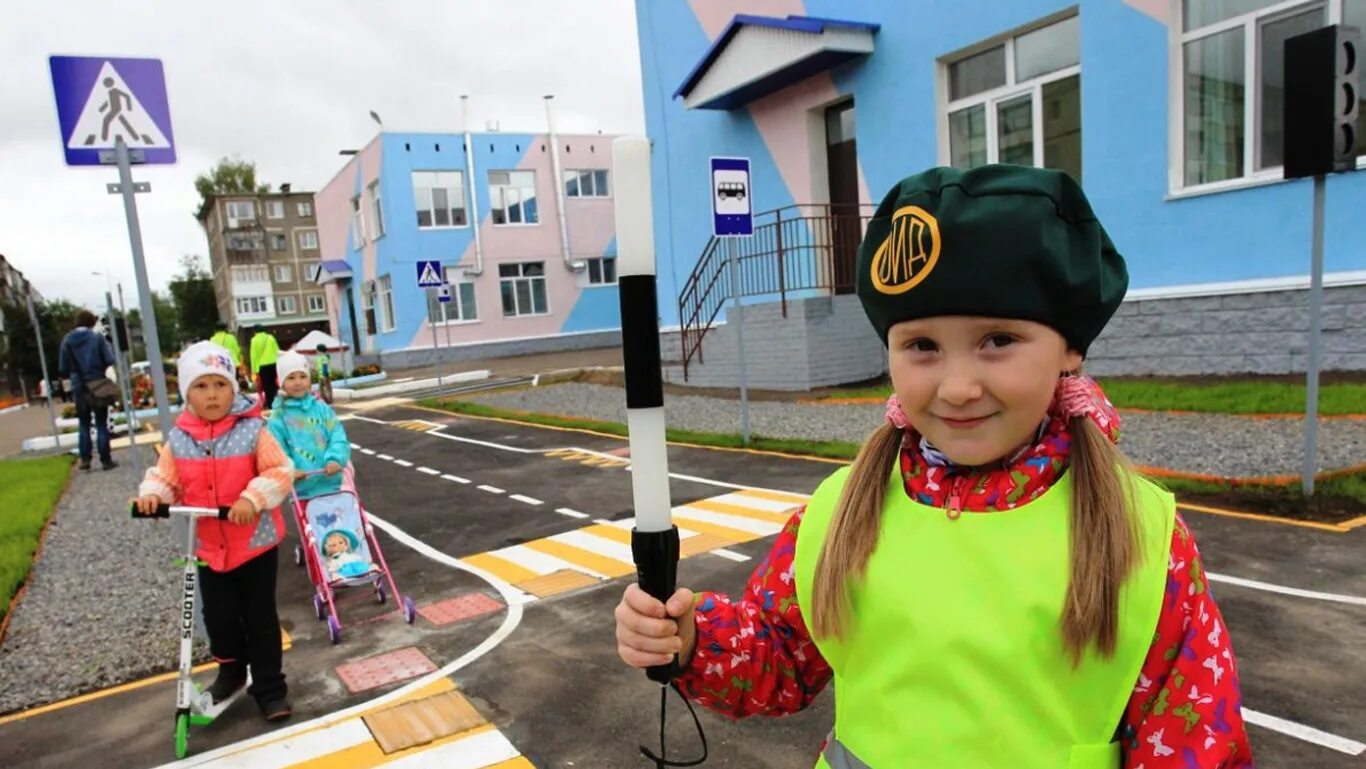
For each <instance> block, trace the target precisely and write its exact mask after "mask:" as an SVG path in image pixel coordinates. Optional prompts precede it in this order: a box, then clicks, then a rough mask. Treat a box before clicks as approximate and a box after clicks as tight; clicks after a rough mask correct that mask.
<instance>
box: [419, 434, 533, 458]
mask: <svg viewBox="0 0 1366 769" xmlns="http://www.w3.org/2000/svg"><path fill="white" fill-rule="evenodd" d="M425 434H426V435H435V436H436V437H438V438H445V439H446V440H448V441H457V442H459V443H470V444H473V445H475V446H487V447H489V448H491V449H501V450H502V451H511V452H513V453H515V454H544V453H545V452H547V451H554V449H523V448H518V447H516V446H505V445H503V444H501V443H491V442H489V441H480V440H475V439H474V438H462V437H460V436H459V435H448V434H446V433H443V432H440V431H438V430H432V431H431V432H428V433H425Z"/></svg>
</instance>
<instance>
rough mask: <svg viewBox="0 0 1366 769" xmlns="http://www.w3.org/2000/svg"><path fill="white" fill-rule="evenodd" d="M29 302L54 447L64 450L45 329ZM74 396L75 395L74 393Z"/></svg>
mask: <svg viewBox="0 0 1366 769" xmlns="http://www.w3.org/2000/svg"><path fill="white" fill-rule="evenodd" d="M24 298H25V300H27V302H28V319H29V322H30V323H32V324H33V335H34V336H35V337H37V339H38V362H39V363H40V364H41V365H42V367H43V380H44V381H46V382H47V416H48V419H50V420H52V447H53V448H54V449H58V450H60V449H61V448H62V433H61V431H60V430H58V429H57V410H56V409H54V408H53V407H52V377H51V376H49V375H48V373H47V352H46V351H45V350H43V329H42V327H41V326H39V325H38V313H37V312H36V311H34V309H33V297H32V296H25V297H24ZM73 395H74V393H73Z"/></svg>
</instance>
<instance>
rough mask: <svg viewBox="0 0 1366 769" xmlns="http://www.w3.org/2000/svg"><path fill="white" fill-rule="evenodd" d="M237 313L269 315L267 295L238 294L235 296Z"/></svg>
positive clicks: (268, 298)
mask: <svg viewBox="0 0 1366 769" xmlns="http://www.w3.org/2000/svg"><path fill="white" fill-rule="evenodd" d="M237 314H238V315H269V314H270V297H268V296H239V297H237Z"/></svg>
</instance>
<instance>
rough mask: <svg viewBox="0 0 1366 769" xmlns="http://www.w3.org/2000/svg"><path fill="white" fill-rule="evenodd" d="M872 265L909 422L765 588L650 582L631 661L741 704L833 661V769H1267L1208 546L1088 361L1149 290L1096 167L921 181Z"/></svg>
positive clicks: (807, 690) (890, 428)
mask: <svg viewBox="0 0 1366 769" xmlns="http://www.w3.org/2000/svg"><path fill="white" fill-rule="evenodd" d="M857 270H858V274H857V285H858V293H859V298H860V300H861V301H862V304H863V307H864V310H865V311H866V313H867V315H868V318H869V321H870V322H871V323H872V325H873V328H874V329H875V330H876V332H877V333H878V334H879V336H880V337H881V338H882V340H883V342H884V344H885V345H886V347H887V364H888V370H889V372H890V376H891V380H892V388H893V390H894V393H895V394H894V395H892V396H891V398H889V400H888V402H887V419H886V421H885V422H884V423H883V424H882V425H881V426H880V427H879V428H878V429H877V430H876V431H875V432H874V433H873V434H872V436H871V437H870V438H869V439H868V441H867V443H866V444H864V446H863V448H862V450H861V451H860V452H859V455H858V457H857V459H855V460H854V463H853V465H852V466H850V467H847V468H843V469H841V470H839V471H837V472H836V473H834V474H833V475H832V476H830V478H828V479H827V480H826V481H825V482H824V483H822V484H821V486H820V487H819V488H818V489H817V490H816V492H815V494H814V495H813V496H812V497H811V499H810V500H809V502H808V503H807V505H806V506H805V507H804V508H803V509H801V510H798V511H796V512H795V514H794V515H793V516H792V518H791V519H790V521H789V522H788V524H787V526H786V527H785V529H784V530H783V532H782V533H781V534H779V536H778V538H777V541H776V542H775V543H774V546H773V548H772V549H771V550H770V552H769V554H768V556H767V557H766V558H765V559H764V561H763V562H762V563H761V564H760V565H759V567H758V568H757V569H755V571H754V574H753V576H752V577H751V579H750V581H749V584H748V586H747V587H746V589H745V592H744V594H743V595H741V596H740V597H738V598H730V597H728V596H725V595H722V594H717V593H699V594H697V595H696V596H694V594H693V593H692V592H691V591H689V590H687V589H680V590H679V591H678V592H677V593H676V594H675V595H674V596H673V597H671V598H670V599H669V601H668V602H667V604H666V603H661V602H660V601H658V600H656V599H654V598H652V597H651V596H649V595H648V594H646V593H645V592H643V591H642V590H640V589H639V587H637V586H636V585H634V584H633V585H631V586H630V587H628V588H627V590H626V594H625V596H624V597H623V599H622V602H621V603H620V605H618V607H617V610H616V620H617V643H618V652H619V654H620V656H621V657H622V659H623V660H624V661H625V662H626V663H627V664H629V665H632V666H635V667H647V666H652V665H664V664H669V663H670V662H673V661H675V660H676V661H677V662H678V664H679V666H680V670H681V673H680V675H679V676H678V677H677V678H676V679H675V681H674V683H675V685H676V686H677V687H678V688H679V690H680V691H682V692H683V693H684V694H685V696H688V697H689V698H691V699H693V700H696V701H697V702H700V703H702V704H703V705H705V706H707V707H709V708H711V709H713V710H715V711H717V712H720V713H723V714H725V715H727V716H731V717H734V718H740V717H744V716H750V715H756V714H764V715H780V714H785V713H794V712H797V711H799V710H801V709H803V708H805V707H806V706H807V705H808V704H810V703H811V701H812V700H813V699H814V698H815V697H816V695H817V694H818V693H819V692H820V691H821V690H822V689H823V688H824V687H825V686H826V684H828V683H829V682H831V681H832V680H833V681H834V682H835V684H836V685H835V695H834V696H835V724H834V728H833V730H832V731H831V733H830V735H829V737H827V739H826V741H825V743H824V744H823V745H822V746H821V747H820V750H819V755H818V756H817V757H816V758H815V759H814V762H815V765H816V766H817V767H822V768H828V769H861V768H866V767H877V769H884V768H888V767H891V768H900V767H954V768H955V769H977V768H979V767H980V768H982V769H985V768H986V767H1002V766H1010V767H1026V768H1028V767H1039V769H1044V768H1050V769H1051V768H1055V767H1057V768H1063V769H1118V767H1121V766H1123V767H1131V768H1134V769H1137V768H1138V767H1142V769H1168V768H1171V769H1177V768H1179V769H1205V768H1209V769H1213V768H1214V767H1223V768H1224V769H1244V768H1246V767H1251V766H1252V756H1251V750H1250V747H1249V745H1248V738H1247V733H1246V729H1245V727H1244V724H1243V720H1242V716H1241V695H1240V692H1239V686H1238V668H1237V663H1236V661H1235V659H1234V656H1233V650H1232V646H1231V645H1230V642H1229V638H1228V632H1227V629H1226V628H1225V626H1224V622H1223V618H1222V616H1221V615H1220V613H1219V608H1218V607H1217V606H1216V605H1215V603H1214V599H1213V597H1212V596H1211V595H1210V591H1209V588H1208V584H1207V583H1206V581H1205V576H1204V571H1203V568H1202V566H1201V560H1200V554H1199V551H1198V549H1197V548H1196V545H1195V541H1194V539H1193V537H1192V536H1191V533H1190V531H1189V529H1188V528H1187V527H1186V525H1185V523H1184V522H1182V520H1181V518H1180V516H1179V515H1177V513H1176V508H1175V502H1174V500H1173V498H1172V496H1171V494H1170V493H1168V492H1167V491H1165V490H1164V489H1162V488H1160V487H1158V486H1157V485H1155V484H1153V483H1152V482H1150V481H1148V480H1146V479H1144V478H1143V477H1141V476H1140V475H1139V474H1138V473H1137V472H1135V471H1134V470H1133V469H1132V468H1131V467H1130V465H1129V463H1128V462H1127V461H1126V460H1125V458H1124V456H1123V455H1122V454H1121V453H1120V451H1119V449H1118V448H1117V446H1116V445H1115V444H1116V441H1118V439H1119V435H1120V418H1119V414H1118V413H1117V412H1116V410H1115V409H1114V407H1113V406H1112V405H1111V404H1110V402H1109V400H1108V399H1106V397H1105V395H1104V393H1103V392H1102V391H1101V389H1100V387H1099V386H1098V385H1097V384H1096V383H1095V382H1094V381H1093V380H1091V379H1089V378H1087V377H1085V376H1083V375H1082V374H1081V368H1082V362H1083V360H1084V358H1085V355H1086V352H1087V349H1088V347H1089V346H1090V344H1091V342H1092V341H1093V340H1095V338H1096V337H1097V336H1098V335H1099V334H1100V332H1101V330H1102V329H1103V328H1104V326H1105V324H1106V323H1107V322H1108V321H1109V319H1110V317H1111V316H1112V315H1113V314H1114V312H1115V310H1116V309H1117V308H1118V306H1119V304H1120V302H1121V300H1122V299H1123V297H1124V293H1125V291H1126V290H1127V287H1128V275H1127V272H1126V269H1125V265H1124V260H1123V258H1122V257H1121V256H1120V254H1119V253H1118V251H1117V250H1116V249H1115V247H1114V245H1113V244H1112V243H1111V242H1110V239H1109V237H1108V236H1107V235H1106V233H1105V230H1104V228H1103V227H1102V226H1101V224H1100V222H1099V221H1098V220H1097V219H1096V216H1095V214H1094V213H1093V211H1092V210H1091V207H1090V205H1089V203H1088V202H1087V200H1086V197H1085V195H1084V194H1083V193H1082V191H1081V188H1080V187H1079V186H1078V185H1077V184H1076V183H1075V182H1074V181H1073V180H1072V179H1071V178H1070V177H1069V176H1067V175H1066V174H1064V173H1062V172H1059V171H1052V170H1046V169H1034V168H1024V167H1017V166H987V167H982V168H977V169H973V170H968V171H964V170H958V169H947V168H936V169H931V170H929V171H926V172H924V173H921V174H917V175H915V176H911V177H909V178H907V179H904V180H902V181H901V182H899V183H898V184H897V185H896V186H895V187H893V188H892V190H891V191H890V192H888V194H887V195H886V197H885V198H884V199H883V201H882V203H881V205H880V206H879V207H878V210H877V212H876V214H875V216H874V219H873V221H872V222H871V224H870V225H869V229H868V233H867V235H866V237H865V239H864V241H863V243H862V245H861V247H860V251H859V259H858V266H857Z"/></svg>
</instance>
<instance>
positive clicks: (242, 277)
mask: <svg viewBox="0 0 1366 769" xmlns="http://www.w3.org/2000/svg"><path fill="white" fill-rule="evenodd" d="M199 223H200V225H201V226H203V228H204V234H205V236H206V238H207V239H208V244H209V264H210V271H211V272H212V274H213V287H214V295H215V296H216V297H217V299H218V316H219V317H220V318H222V319H223V320H224V321H225V322H226V323H227V324H228V326H229V327H230V328H231V329H233V331H234V332H236V333H237V334H238V335H239V336H241V337H242V338H243V339H244V340H245V339H246V338H248V337H249V336H250V329H251V328H252V327H254V326H257V325H261V326H267V327H269V328H270V329H271V331H272V332H273V333H274V334H275V336H276V337H277V338H278V339H279V340H280V344H281V345H282V346H288V345H290V344H293V342H294V341H296V340H297V339H299V338H301V337H302V336H303V335H304V334H307V333H308V332H309V331H312V330H313V329H326V328H327V304H326V300H325V299H324V295H323V291H322V288H321V287H320V286H318V284H317V283H316V282H315V278H316V277H317V274H318V262H319V255H320V254H321V251H320V249H319V243H318V225H317V217H316V215H315V212H314V210H313V193H311V192H295V191H293V190H291V189H290V186H289V185H288V184H283V185H281V186H280V191H279V192H272V193H266V194H261V195H247V194H225V195H216V196H214V197H213V199H211V200H210V201H208V203H206V205H205V206H204V207H203V208H202V209H201V210H200V212H199Z"/></svg>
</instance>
